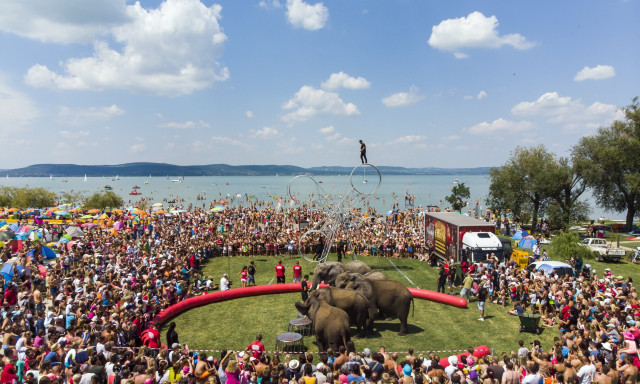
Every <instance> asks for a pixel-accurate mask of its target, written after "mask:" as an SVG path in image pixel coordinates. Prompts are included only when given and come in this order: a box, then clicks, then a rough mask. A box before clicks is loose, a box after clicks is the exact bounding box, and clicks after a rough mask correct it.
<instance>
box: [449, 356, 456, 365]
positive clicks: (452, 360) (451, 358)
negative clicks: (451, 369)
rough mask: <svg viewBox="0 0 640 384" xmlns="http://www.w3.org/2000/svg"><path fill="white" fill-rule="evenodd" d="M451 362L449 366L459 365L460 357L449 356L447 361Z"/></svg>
mask: <svg viewBox="0 0 640 384" xmlns="http://www.w3.org/2000/svg"><path fill="white" fill-rule="evenodd" d="M447 360H448V361H449V365H454V366H455V365H458V357H457V356H455V355H454V356H449V358H448V359H447Z"/></svg>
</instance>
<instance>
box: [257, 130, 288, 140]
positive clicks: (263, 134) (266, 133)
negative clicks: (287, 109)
mask: <svg viewBox="0 0 640 384" xmlns="http://www.w3.org/2000/svg"><path fill="white" fill-rule="evenodd" d="M249 132H251V136H250V137H252V138H255V139H262V140H265V139H273V138H274V137H278V136H280V135H282V134H281V133H280V131H278V130H277V129H275V128H271V127H264V128H262V129H250V130H249Z"/></svg>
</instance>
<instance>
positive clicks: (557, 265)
mask: <svg viewBox="0 0 640 384" xmlns="http://www.w3.org/2000/svg"><path fill="white" fill-rule="evenodd" d="M527 270H528V271H529V272H530V273H535V272H540V271H542V272H543V273H544V274H545V275H547V276H551V275H558V277H563V276H566V275H569V276H575V272H574V271H573V267H572V266H571V265H569V264H567V263H563V262H561V261H535V262H533V263H531V264H529V266H528V267H527Z"/></svg>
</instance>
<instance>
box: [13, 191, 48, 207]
mask: <svg viewBox="0 0 640 384" xmlns="http://www.w3.org/2000/svg"><path fill="white" fill-rule="evenodd" d="M9 195H10V196H11V201H10V204H9V205H11V206H12V207H16V208H46V207H51V206H53V205H54V204H55V202H56V197H57V196H56V194H55V193H53V192H50V191H48V190H46V189H44V188H29V187H23V188H11V190H10V192H9Z"/></svg>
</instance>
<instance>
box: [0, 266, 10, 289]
mask: <svg viewBox="0 0 640 384" xmlns="http://www.w3.org/2000/svg"><path fill="white" fill-rule="evenodd" d="M0 275H2V276H4V282H5V286H6V283H8V282H10V281H12V280H13V263H5V265H4V266H2V269H0Z"/></svg>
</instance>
